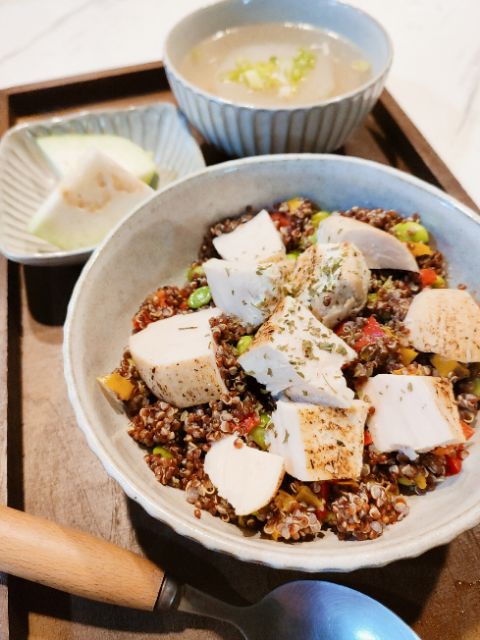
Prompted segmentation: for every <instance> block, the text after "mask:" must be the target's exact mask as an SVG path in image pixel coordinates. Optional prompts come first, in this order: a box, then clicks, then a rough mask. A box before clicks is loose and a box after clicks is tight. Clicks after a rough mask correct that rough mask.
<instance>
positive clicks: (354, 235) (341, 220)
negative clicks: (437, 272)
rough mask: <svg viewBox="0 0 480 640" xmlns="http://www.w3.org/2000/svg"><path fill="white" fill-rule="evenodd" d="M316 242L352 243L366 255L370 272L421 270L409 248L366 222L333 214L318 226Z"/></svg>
mask: <svg viewBox="0 0 480 640" xmlns="http://www.w3.org/2000/svg"><path fill="white" fill-rule="evenodd" d="M317 242H320V243H322V242H351V243H353V244H354V245H355V246H356V247H357V248H358V249H360V251H361V252H362V253H363V256H364V258H365V260H366V262H367V266H368V268H369V269H400V270H402V271H418V270H419V269H418V265H417V262H416V260H415V258H414V257H413V256H412V254H411V253H410V251H409V250H408V247H407V245H406V244H404V243H403V242H400V240H397V238H395V236H392V235H391V234H390V233H387V232H386V231H382V230H381V229H377V228H376V227H373V226H372V225H370V224H367V223H366V222H360V221H359V220H354V219H353V218H347V217H346V216H341V215H336V214H335V215H332V216H329V217H328V218H326V219H325V220H323V221H322V222H321V224H320V226H319V227H318V231H317Z"/></svg>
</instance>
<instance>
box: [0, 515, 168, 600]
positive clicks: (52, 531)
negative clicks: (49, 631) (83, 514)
mask: <svg viewBox="0 0 480 640" xmlns="http://www.w3.org/2000/svg"><path fill="white" fill-rule="evenodd" d="M0 568H1V569H2V570H3V571H4V572H5V573H11V574H13V575H15V576H20V577H22V578H25V579H27V580H33V581H34V582H38V583H40V584H44V585H46V586H48V587H52V588H56V589H61V590H63V591H67V592H68V593H71V594H74V595H79V596H82V597H84V598H90V599H92V600H97V601H99V602H106V603H108V604H115V605H118V606H121V607H132V608H135V609H142V610H145V611H153V609H154V607H155V603H156V601H157V597H158V594H159V591H160V586H161V584H162V580H163V576H164V574H163V571H162V570H161V569H160V568H158V567H157V566H156V565H155V564H153V562H150V561H149V560H147V559H145V558H142V557H141V556H139V555H137V554H134V553H132V552H131V551H127V550H125V549H122V548H121V547H119V546H117V545H114V544H112V543H111V542H106V541H105V540H102V539H101V538H97V537H94V536H92V535H90V534H86V533H84V532H82V531H79V530H77V529H72V528H70V527H62V526H60V525H59V524H57V523H56V522H52V521H50V520H45V519H43V518H39V517H38V516H37V517H36V516H32V515H31V514H27V513H24V512H22V511H18V510H16V509H10V508H9V507H5V506H1V505H0Z"/></svg>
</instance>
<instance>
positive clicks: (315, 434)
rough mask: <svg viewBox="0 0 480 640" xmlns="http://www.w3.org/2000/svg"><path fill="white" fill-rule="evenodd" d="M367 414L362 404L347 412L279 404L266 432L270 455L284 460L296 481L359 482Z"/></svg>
mask: <svg viewBox="0 0 480 640" xmlns="http://www.w3.org/2000/svg"><path fill="white" fill-rule="evenodd" d="M367 413H368V404H367V403H366V402H362V401H361V400H353V401H352V404H351V406H350V407H348V408H347V409H338V408H332V407H323V406H318V405H312V404H306V403H301V402H288V401H286V400H283V399H282V400H278V401H277V408H276V410H275V411H274V413H273V415H272V423H271V424H272V426H271V427H270V428H267V434H266V441H267V443H268V444H269V445H270V447H269V451H270V452H271V453H276V454H278V455H281V456H283V458H284V460H285V469H286V471H287V473H289V474H290V475H292V476H293V477H294V478H297V479H298V480H304V481H316V480H341V479H345V478H353V479H356V478H359V477H360V474H361V471H362V465H363V441H364V425H365V420H366V418H367Z"/></svg>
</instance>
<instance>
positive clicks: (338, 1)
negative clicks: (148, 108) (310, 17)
mask: <svg viewBox="0 0 480 640" xmlns="http://www.w3.org/2000/svg"><path fill="white" fill-rule="evenodd" d="M233 2H235V0H217V1H216V2H211V3H209V4H204V5H202V6H201V7H199V8H197V9H195V10H194V11H190V12H189V13H188V14H186V15H184V16H182V17H181V18H180V19H178V20H176V22H175V23H174V24H173V25H172V26H171V27H170V29H169V30H168V32H167V35H166V36H165V41H164V46H163V62H164V64H165V68H166V71H167V75H168V74H172V75H173V76H174V77H175V79H176V80H177V82H180V83H181V84H182V85H183V87H184V88H187V89H189V90H190V91H192V92H193V93H194V94H198V95H201V96H202V97H203V98H205V99H206V100H209V101H211V102H216V103H217V104H220V105H222V106H230V107H235V108H238V109H246V110H248V111H258V112H262V113H264V112H265V113H283V112H288V113H291V112H295V111H310V110H312V109H315V108H323V107H327V106H330V105H334V104H337V103H339V102H342V101H343V100H349V99H352V98H355V97H357V96H359V95H362V94H364V93H366V92H367V91H368V90H369V89H371V88H372V87H375V85H376V84H377V83H378V82H379V81H380V80H382V78H384V77H385V76H386V75H387V74H388V72H389V70H390V68H391V66H392V62H393V51H394V49H393V41H392V38H391V37H390V35H389V33H388V32H387V30H386V29H385V27H384V26H383V25H382V24H381V23H380V22H379V21H378V20H377V19H376V18H374V17H373V16H372V15H370V14H369V13H368V12H367V11H364V10H363V9H359V8H358V7H355V6H353V5H351V4H348V3H347V2H344V1H343V0H326V3H328V4H330V5H338V6H341V7H345V8H346V9H347V10H350V11H352V12H353V13H356V14H358V15H360V16H362V17H363V18H366V19H367V20H370V21H371V22H372V23H373V24H374V25H375V26H376V27H377V29H378V30H379V32H380V33H381V34H382V36H383V37H384V38H385V43H386V45H387V49H388V55H387V58H386V60H385V61H384V62H383V63H382V65H381V67H380V69H379V71H377V73H375V74H374V75H373V76H372V77H371V78H370V79H369V80H367V81H366V82H365V83H364V84H362V85H360V86H359V87H357V88H356V89H352V90H351V91H348V92H346V93H342V94H340V95H338V96H333V97H331V98H328V99H325V100H319V101H318V102H310V103H305V104H296V105H291V106H288V105H287V106H279V107H267V106H256V105H253V104H249V103H248V102H245V103H243V102H235V101H233V100H228V99H227V98H222V97H221V96H217V95H215V94H213V93H210V92H209V91H205V90H204V89H201V88H200V87H198V86H197V85H195V84H193V83H192V82H190V81H189V80H187V79H186V78H185V76H184V75H183V74H182V73H180V71H179V70H178V66H177V65H175V64H173V62H172V59H171V56H170V55H169V46H170V43H171V40H172V37H173V34H174V31H175V30H176V29H177V28H178V27H179V26H180V25H181V24H182V23H183V22H185V21H186V20H188V19H191V18H192V17H193V16H197V15H201V14H204V13H207V12H208V11H209V10H211V9H212V8H215V7H217V6H219V5H229V4H232V3H233ZM253 24H255V23H253ZM298 24H308V23H305V22H299V23H298ZM328 31H329V32H332V33H338V32H335V31H333V30H328ZM338 35H340V36H341V37H344V36H343V35H342V34H338ZM345 39H347V40H348V38H345Z"/></svg>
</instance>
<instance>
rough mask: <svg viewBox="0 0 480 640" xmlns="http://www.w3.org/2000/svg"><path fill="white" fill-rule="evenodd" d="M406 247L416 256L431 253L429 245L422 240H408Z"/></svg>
mask: <svg viewBox="0 0 480 640" xmlns="http://www.w3.org/2000/svg"><path fill="white" fill-rule="evenodd" d="M408 248H409V249H410V253H411V254H412V255H414V256H415V257H416V258H418V257H419V256H431V255H432V253H433V251H432V249H431V247H429V246H428V244H425V243H424V242H409V243H408Z"/></svg>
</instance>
